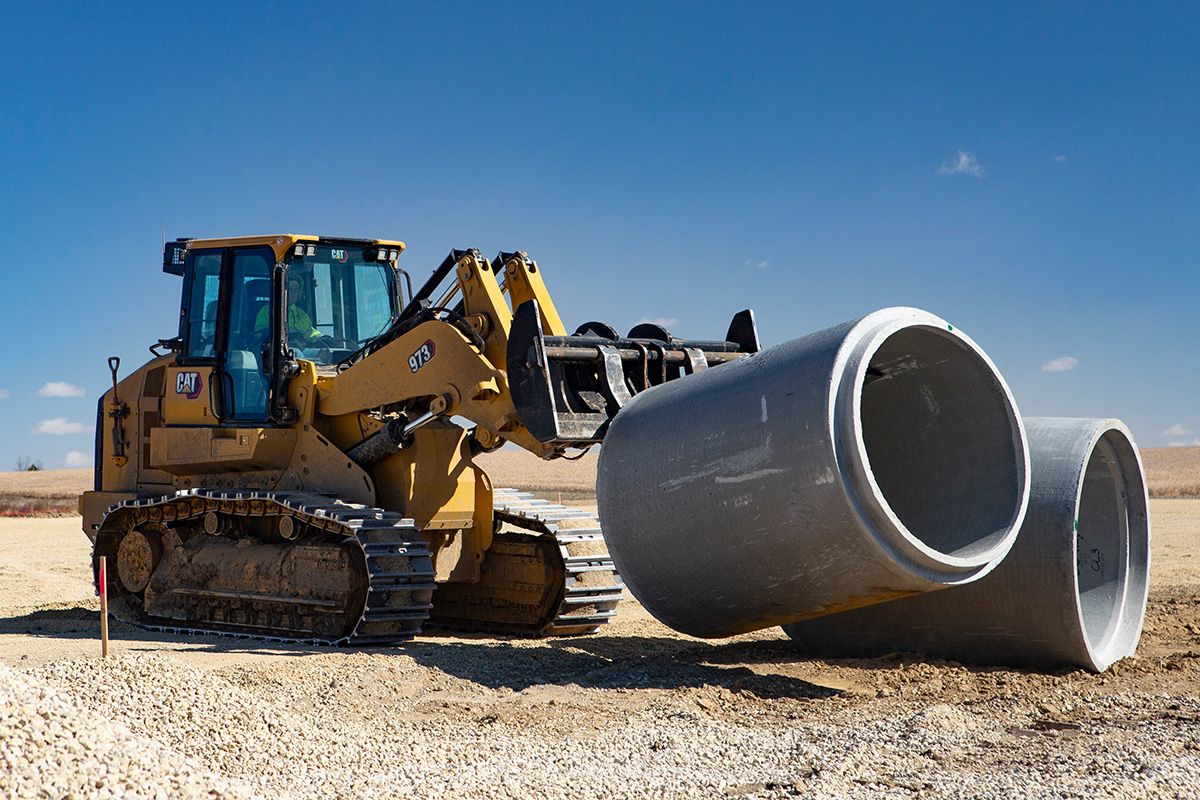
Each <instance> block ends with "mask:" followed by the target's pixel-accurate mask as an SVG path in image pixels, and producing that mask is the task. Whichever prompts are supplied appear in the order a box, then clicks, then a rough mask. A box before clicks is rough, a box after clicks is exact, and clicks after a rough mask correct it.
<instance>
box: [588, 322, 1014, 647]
mask: <svg viewBox="0 0 1200 800" xmlns="http://www.w3.org/2000/svg"><path fill="white" fill-rule="evenodd" d="M597 499H598V504H599V509H600V516H601V519H602V523H603V526H604V532H605V538H606V540H607V542H608V545H609V548H610V550H611V552H612V555H613V557H614V559H615V560H616V563H617V567H618V569H619V570H620V571H621V574H622V576H623V577H624V579H625V582H626V585H627V586H629V588H630V590H631V591H632V592H633V594H634V596H636V597H637V599H638V600H639V601H640V602H641V603H642V605H643V606H644V607H645V608H646V609H647V610H649V611H650V613H651V614H653V615H654V616H655V617H657V618H658V619H659V620H660V621H662V622H663V623H665V624H667V625H669V626H671V627H672V628H675V629H676V630H679V631H682V632H684V633H687V634H691V635H694V636H702V637H718V636H729V635H733V634H736V633H742V632H745V631H750V630H755V629H759V628H766V627H771V626H774V625H780V624H783V623H786V622H791V621H795V620H800V619H808V618H813V617H817V616H821V615H824V614H830V613H834V612H838V611H843V610H846V609H850V608H856V607H859V606H864V605H869V604H873V603H878V602H883V601H887V600H892V599H895V598H897V597H903V596H906V595H910V594H918V593H921V592H926V591H930V590H934V589H941V588H943V587H947V586H955V585H958V584H962V583H967V582H970V581H973V580H976V579H978V578H980V577H981V576H983V575H985V574H986V573H987V572H989V571H990V570H991V569H992V568H994V567H995V566H996V564H997V563H998V562H999V561H1000V560H1001V559H1002V558H1003V557H1004V556H1005V554H1006V553H1007V552H1008V550H1009V548H1010V547H1011V546H1012V543H1013V540H1014V538H1015V536H1016V533H1017V530H1018V529H1019V528H1020V526H1021V522H1022V520H1023V518H1024V515H1025V509H1026V505H1027V503H1028V500H1029V456H1028V453H1027V448H1026V440H1025V431H1024V428H1023V427H1022V424H1021V420H1020V416H1019V414H1018V412H1017V408H1016V404H1015V403H1014V401H1013V398H1012V394H1011V393H1010V392H1009V389H1008V386H1007V385H1006V384H1005V382H1004V379H1003V378H1002V377H1001V376H1000V374H999V372H998V371H997V370H996V367H995V365H993V364H992V362H991V360H990V359H989V358H988V357H987V355H986V354H985V353H984V352H983V351H982V350H981V349H980V348H979V347H978V346H977V345H976V344H975V343H974V342H973V341H971V339H970V338H968V337H967V336H965V335H964V334H963V333H961V332H960V331H958V330H957V329H955V328H954V326H952V325H951V324H949V323H948V322H946V321H945V320H943V319H941V318H939V317H936V316H934V315H933V314H929V313H927V312H924V311H920V310H918V309H913V308H887V309H883V310H881V311H877V312H875V313H873V314H869V315H868V316H866V317H863V318H862V319H859V320H854V321H851V322H847V323H844V324H842V325H838V326H836V327H833V328H829V329H826V330H823V331H820V332H817V333H814V334H811V335H809V336H805V337H803V338H800V339H796V340H793V341H790V342H786V343H784V344H781V345H778V346H776V347H773V348H770V349H768V350H764V351H763V352H761V353H759V354H757V355H754V356H752V357H750V358H746V359H743V360H740V361H737V362H733V363H731V364H727V365H723V366H721V367H718V368H713V369H710V370H706V371H703V372H700V373H698V374H696V375H693V376H689V377H687V378H683V379H680V380H676V381H672V382H669V383H666V384H663V385H662V386H659V387H656V388H655V389H652V390H650V391H647V392H644V393H642V394H639V395H637V396H636V397H635V398H634V400H633V402H632V403H630V404H629V405H628V406H626V408H625V409H624V410H622V411H621V413H620V414H618V415H617V417H616V418H615V419H614V420H613V422H612V424H611V427H610V429H609V431H608V433H607V435H606V436H605V440H604V444H603V446H602V448H601V453H600V462H599V474H598V479H597Z"/></svg>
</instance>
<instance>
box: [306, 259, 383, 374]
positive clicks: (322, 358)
mask: <svg viewBox="0 0 1200 800" xmlns="http://www.w3.org/2000/svg"><path fill="white" fill-rule="evenodd" d="M394 281H395V273H394V272H393V270H392V267H391V265H390V264H387V263H380V262H378V261H367V260H365V259H364V258H363V248H362V246H361V245H357V246H356V245H337V244H332V245H331V244H318V245H316V253H315V254H314V255H306V256H304V257H294V258H293V259H292V260H291V262H290V266H289V267H288V289H287V298H288V309H287V327H288V344H290V345H291V346H292V348H293V349H294V350H296V352H297V355H298V356H300V357H301V358H306V359H309V360H310V361H313V362H315V363H316V364H318V365H330V364H336V363H337V362H339V361H341V360H342V359H344V358H345V357H346V356H348V355H350V354H351V353H353V352H354V351H355V350H358V349H359V348H360V347H362V345H363V344H365V343H366V342H367V340H368V339H371V338H373V337H375V336H378V335H379V334H380V333H383V331H384V330H385V329H386V328H387V327H388V325H390V324H391V322H392V320H394V319H395V318H396V316H397V315H398V309H397V308H396V292H395V283H394Z"/></svg>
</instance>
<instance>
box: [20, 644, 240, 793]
mask: <svg viewBox="0 0 1200 800" xmlns="http://www.w3.org/2000/svg"><path fill="white" fill-rule="evenodd" d="M92 669H93V670H94V669H95V665H94V664H93V665H92ZM88 678H89V679H94V678H95V674H94V672H93V674H92V675H89V676H88ZM0 797H12V798H42V797H46V798H129V800H137V799H138V798H154V800H158V798H163V799H164V800H165V798H189V799H195V800H198V799H199V798H243V797H244V798H251V797H254V794H253V792H251V791H250V790H249V789H248V788H246V787H244V786H242V785H241V784H239V783H238V782H235V781H229V780H225V779H224V778H221V777H219V776H214V775H213V774H212V773H211V772H210V771H209V770H207V769H205V768H204V767H201V766H200V765H198V764H196V762H195V761H193V760H191V759H188V758H185V757H183V756H182V755H181V754H180V753H179V752H177V751H175V750H173V749H171V748H169V747H166V746H164V745H162V744H161V743H159V742H157V741H154V740H153V739H150V738H147V737H145V736H140V735H138V734H135V733H133V732H132V731H130V730H129V728H128V727H126V726H125V725H122V724H120V723H118V722H114V721H112V720H111V719H108V718H106V717H105V716H103V715H101V714H97V713H95V712H94V711H91V710H89V709H87V708H85V707H82V706H81V705H79V704H78V703H77V702H75V701H73V700H72V699H71V698H70V697H69V696H68V695H67V694H65V693H63V692H60V691H57V690H55V689H53V688H51V687H50V686H49V685H48V684H47V683H46V682H45V681H42V680H39V679H38V678H36V677H34V676H30V675H26V674H24V673H21V672H18V671H16V670H13V669H10V668H9V667H6V666H4V665H2V664H0Z"/></svg>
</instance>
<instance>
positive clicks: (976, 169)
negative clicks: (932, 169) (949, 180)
mask: <svg viewBox="0 0 1200 800" xmlns="http://www.w3.org/2000/svg"><path fill="white" fill-rule="evenodd" d="M937 171H938V175H970V176H971V177H974V178H982V177H983V165H982V164H980V163H979V159H977V158H975V156H973V155H971V154H970V153H968V152H967V151H966V150H959V151H958V152H957V153H956V154H955V156H954V158H950V159H947V160H945V161H943V162H942V165H941V166H940V167H938V168H937Z"/></svg>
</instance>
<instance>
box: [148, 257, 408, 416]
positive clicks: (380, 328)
mask: <svg viewBox="0 0 1200 800" xmlns="http://www.w3.org/2000/svg"><path fill="white" fill-rule="evenodd" d="M403 249H404V245H403V244H402V243H400V242H384V241H379V240H374V241H367V240H361V239H328V238H318V237H315V236H303V237H300V236H276V237H270V236H264V237H242V238H238V239H209V240H200V239H192V240H177V241H175V242H171V243H169V244H168V245H167V246H166V250H165V252H164V258H163V269H164V271H166V272H170V273H172V274H176V275H182V276H183V281H184V283H183V303H182V307H181V309H180V329H179V337H180V345H179V346H180V353H179V358H178V362H179V363H180V364H195V365H207V366H212V367H213V380H212V383H213V384H214V386H215V388H214V392H216V393H218V395H219V396H218V397H215V398H214V407H215V408H218V409H220V412H221V413H220V416H221V418H222V421H225V420H230V421H244V420H264V421H265V420H267V419H268V418H269V417H270V416H271V414H270V413H269V412H270V409H269V399H270V397H269V395H270V389H271V387H272V386H273V385H279V386H281V384H278V383H273V377H274V378H276V379H278V376H273V375H272V371H273V367H272V364H273V363H274V362H276V361H278V360H280V358H282V359H283V360H290V359H291V358H297V359H305V360H307V361H311V362H312V363H313V364H314V365H315V366H316V368H317V370H318V372H324V371H329V370H332V369H334V368H335V367H336V365H337V364H338V363H339V362H341V361H342V360H344V359H346V358H347V357H348V356H350V355H352V354H353V353H355V352H356V351H358V350H359V349H360V348H361V347H362V346H363V345H364V344H366V343H367V342H368V341H369V340H370V339H372V338H373V337H375V336H378V335H379V334H380V333H382V332H384V331H385V330H386V329H387V328H388V327H389V326H390V325H391V324H392V323H393V322H394V321H395V320H396V319H397V318H398V317H399V315H400V309H401V308H402V307H403V303H404V297H403V295H402V294H401V291H400V282H399V281H398V280H397V274H398V272H402V271H401V270H398V269H397V267H396V264H395V262H396V258H397V257H398V256H399V254H400V253H401V252H402V251H403ZM281 309H282V310H283V311H282V313H281ZM276 320H277V322H276ZM285 345H286V346H285ZM273 356H275V357H274V358H273Z"/></svg>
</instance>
